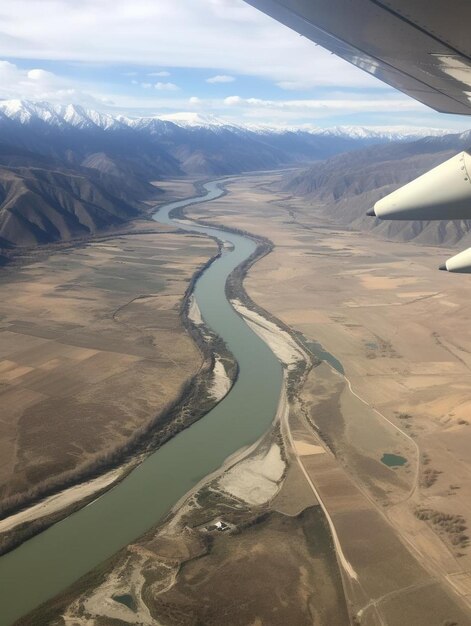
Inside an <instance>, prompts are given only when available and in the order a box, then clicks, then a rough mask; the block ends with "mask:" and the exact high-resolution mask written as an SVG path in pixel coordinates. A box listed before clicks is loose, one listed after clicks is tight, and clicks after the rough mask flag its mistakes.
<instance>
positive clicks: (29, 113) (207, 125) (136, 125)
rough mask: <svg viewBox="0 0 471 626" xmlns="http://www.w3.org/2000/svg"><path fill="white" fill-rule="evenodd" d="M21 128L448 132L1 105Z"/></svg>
mask: <svg viewBox="0 0 471 626" xmlns="http://www.w3.org/2000/svg"><path fill="white" fill-rule="evenodd" d="M1 113H3V115H4V116H6V117H7V118H9V119H11V120H15V121H18V122H20V123H22V124H28V123H31V122H32V121H33V120H34V119H39V120H42V121H43V122H46V123H48V124H51V125H52V126H63V125H64V124H66V125H70V126H73V127H75V128H81V129H85V128H88V129H91V128H99V129H101V130H105V131H107V130H115V129H122V128H124V127H129V128H133V129H143V128H148V127H153V128H154V129H155V128H161V129H162V131H165V130H166V129H168V128H169V126H168V124H169V123H171V124H173V125H175V126H178V127H180V128H185V129H190V128H204V129H207V130H216V129H228V130H232V131H235V132H239V133H240V132H244V131H245V132H253V133H256V134H258V135H272V134H273V135H283V134H288V133H290V134H306V135H314V136H321V137H341V138H344V139H345V138H349V139H357V140H372V139H379V140H387V141H404V140H414V139H417V138H422V137H426V136H441V135H445V134H449V131H445V130H443V129H438V128H417V127H407V126H403V127H400V126H390V127H386V126H377V127H366V126H336V127H333V128H317V127H313V126H306V125H302V126H287V127H270V126H266V125H263V124H261V125H255V124H241V123H237V124H236V123H234V122H230V121H226V120H224V119H222V118H219V117H217V116H215V115H209V114H208V115H203V114H201V113H197V112H194V111H189V112H182V113H170V114H165V115H160V116H145V117H135V118H132V117H127V116H124V115H111V114H109V113H101V112H99V111H95V110H93V109H87V108H84V107H82V106H80V105H77V104H68V105H55V104H51V103H48V102H29V101H27V100H3V101H0V114H1Z"/></svg>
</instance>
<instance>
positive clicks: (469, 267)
mask: <svg viewBox="0 0 471 626" xmlns="http://www.w3.org/2000/svg"><path fill="white" fill-rule="evenodd" d="M440 269H441V270H446V271H447V272H459V273H461V274H471V248H468V249H467V250H463V252H459V253H458V254H455V256H452V257H451V258H450V259H448V261H446V262H445V263H444V264H443V265H440Z"/></svg>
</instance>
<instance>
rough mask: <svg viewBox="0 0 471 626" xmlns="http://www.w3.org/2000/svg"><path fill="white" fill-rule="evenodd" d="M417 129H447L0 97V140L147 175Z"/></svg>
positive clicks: (251, 161) (373, 140) (353, 143)
mask: <svg viewBox="0 0 471 626" xmlns="http://www.w3.org/2000/svg"><path fill="white" fill-rule="evenodd" d="M425 134H428V135H432V136H431V137H428V138H427V141H431V142H432V144H433V142H442V144H443V143H445V144H446V142H447V141H448V140H447V137H449V136H450V135H446V134H444V131H440V130H436V129H433V130H432V131H429V130H428V129H417V128H412V129H411V128H395V127H391V128H388V127H376V128H374V127H372V128H368V127H355V126H341V127H336V128H327V129H325V128H316V127H306V126H305V127H300V128H298V127H289V128H270V127H267V126H264V125H250V124H249V125H243V124H240V123H238V124H236V123H233V122H232V121H226V120H224V119H221V118H218V117H215V116H213V115H203V114H201V113H196V112H189V113H188V112H186V113H175V114H169V115H161V116H147V117H127V116H124V115H111V114H109V113H101V112H98V111H95V110H93V109H88V108H85V107H83V106H80V105H77V104H69V105H57V104H51V103H48V102H29V101H21V100H4V101H0V143H3V144H7V145H13V146H16V147H21V148H23V149H26V150H29V151H32V152H35V153H39V154H42V155H45V156H48V157H50V156H52V157H54V158H57V159H62V160H65V161H66V162H67V163H76V164H86V166H87V167H94V168H96V169H99V168H100V167H101V168H104V169H103V171H107V172H109V171H110V170H115V169H116V168H115V167H114V166H113V165H112V163H118V164H119V167H118V169H119V168H120V167H121V166H123V167H124V169H125V170H126V171H133V172H134V173H135V174H136V175H137V176H141V177H143V178H147V179H149V178H154V179H157V178H159V177H162V176H168V175H170V176H175V175H182V174H191V175H204V176H207V175H212V174H216V175H223V174H233V173H238V172H243V171H250V170H257V169H274V168H280V167H284V166H287V165H292V164H296V163H300V162H305V163H307V162H313V161H318V160H322V159H325V158H329V157H332V156H335V155H336V154H339V153H342V152H350V151H352V150H357V149H359V148H364V147H367V146H371V145H375V144H388V143H391V142H397V141H400V142H404V141H407V142H410V141H414V140H417V139H418V138H422V137H424V135H425ZM453 137H456V136H455V135H454V136H453ZM90 164H92V165H90Z"/></svg>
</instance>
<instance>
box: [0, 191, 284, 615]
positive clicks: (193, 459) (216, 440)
mask: <svg viewBox="0 0 471 626" xmlns="http://www.w3.org/2000/svg"><path fill="white" fill-rule="evenodd" d="M204 188H205V191H206V194H205V195H203V196H197V197H194V198H189V199H186V200H181V201H178V202H172V203H169V204H166V205H164V206H162V207H160V208H159V210H158V211H157V212H156V213H155V215H154V219H155V220H156V221H158V222H162V223H165V224H172V223H174V222H173V220H172V218H171V217H170V214H171V212H172V211H173V210H174V209H177V208H182V207H186V206H189V205H192V204H197V203H200V202H207V201H210V200H213V199H216V198H218V197H219V196H221V195H222V193H223V190H222V188H221V187H220V184H219V183H218V182H217V181H212V182H209V183H206V184H205V185H204ZM178 226H179V228H181V229H183V230H188V231H193V232H195V231H197V232H199V233H203V234H207V235H210V236H213V237H216V238H218V239H219V240H222V241H225V242H229V243H230V244H232V246H233V248H232V249H230V250H229V249H226V248H225V249H224V250H223V252H222V255H221V256H220V257H219V258H218V259H216V260H215V261H214V262H213V263H212V264H211V265H210V266H209V267H208V268H207V269H206V270H205V271H204V272H203V274H202V275H201V276H200V278H199V279H198V280H197V282H196V285H195V289H194V294H195V297H196V301H197V303H198V306H199V308H200V310H201V313H202V316H203V318H204V320H205V322H206V323H207V324H208V325H209V326H210V327H211V328H212V329H213V330H214V331H215V332H216V333H217V334H218V335H219V336H221V337H222V338H223V339H224V341H225V342H226V345H227V347H228V348H229V350H230V351H231V352H232V353H233V355H234V356H235V358H236V359H237V361H238V363H239V372H240V373H239V378H238V380H237V382H236V384H235V385H234V387H233V389H232V390H231V391H230V393H229V394H228V395H227V396H226V397H225V399H224V400H223V401H222V402H220V403H219V404H218V405H217V406H216V407H215V408H214V409H213V410H211V411H210V412H209V413H207V414H206V415H205V416H204V417H203V418H202V419H201V420H199V421H198V422H196V423H195V424H193V425H192V426H191V427H190V428H188V429H186V430H184V431H183V432H181V433H180V434H178V435H177V436H176V437H174V438H173V439H172V440H170V441H169V442H168V443H166V444H165V445H164V446H162V447H161V448H160V449H159V450H157V451H156V452H154V453H153V454H151V455H150V456H149V457H147V459H146V460H145V461H144V462H143V463H142V464H141V465H139V466H138V467H137V468H136V469H135V470H134V471H133V472H131V473H130V474H129V475H128V476H127V477H126V478H125V479H124V480H123V481H122V482H120V483H119V484H118V485H117V486H116V487H114V488H113V489H111V490H110V491H108V492H107V493H105V494H104V495H103V496H101V497H100V498H98V499H97V500H96V501H95V502H93V503H92V504H90V505H88V506H86V507H84V508H83V509H81V510H80V511H78V512H76V513H74V514H72V515H70V516H69V517H67V518H66V519H64V520H63V521H61V522H59V523H57V524H55V525H54V526H52V527H51V528H49V529H48V530H46V531H44V532H42V533H41V534H39V535H37V536H35V537H33V538H32V539H30V540H29V541H27V542H25V543H24V544H22V545H21V546H19V547H18V548H16V549H15V550H13V551H12V552H10V553H8V554H6V555H5V556H3V557H1V558H0V625H1V626H10V624H12V623H13V622H14V621H15V620H16V619H18V618H19V617H21V616H22V615H25V614H26V613H28V612H29V611H31V610H32V609H34V608H35V607H37V606H38V605H39V604H41V603H42V602H44V601H46V600H47V599H49V598H51V597H53V596H55V595H56V594H58V593H59V592H60V591H62V590H63V589H65V588H66V587H68V586H69V585H71V584H72V583H73V582H74V581H76V580H77V579H78V578H80V577H81V576H83V575H84V574H86V573H87V572H88V571H90V570H91V569H93V568H94V567H96V566H97V565H99V564H100V563H102V562H103V561H104V560H105V559H107V558H109V557H110V556H112V555H113V554H114V553H115V552H117V551H118V550H119V549H120V548H122V547H123V546H125V545H127V544H128V543H130V542H131V541H133V540H135V539H136V538H137V537H139V536H140V535H142V534H143V533H144V532H145V531H147V530H148V529H149V528H151V527H152V526H153V525H155V524H157V523H158V522H159V520H161V519H162V517H163V516H164V515H165V514H166V513H167V512H168V511H169V510H170V509H171V507H172V506H173V505H174V504H175V503H176V502H177V501H178V500H179V499H180V498H181V497H182V496H183V495H184V494H185V493H186V492H188V491H189V490H190V489H191V488H192V487H194V486H195V485H196V484H197V483H198V482H199V481H200V480H201V479H202V478H204V477H205V476H206V475H208V474H209V473H211V472H213V471H214V470H216V469H217V468H218V467H220V466H221V465H222V463H223V462H224V460H225V459H226V458H227V457H228V456H230V455H231V454H233V453H234V452H236V451H237V450H238V449H240V448H241V447H243V446H246V445H248V444H251V443H253V442H254V441H256V440H257V439H258V438H259V437H260V436H261V435H262V434H263V433H264V432H265V431H266V430H267V428H268V427H269V425H270V423H271V422H272V420H273V418H274V416H275V413H276V408H277V404H278V399H279V396H280V390H281V385H282V370H281V366H280V363H279V362H278V360H277V359H276V357H275V356H274V354H273V353H272V352H271V350H270V349H269V348H268V346H267V345H266V344H265V343H264V342H263V341H262V340H261V339H260V338H259V337H258V336H257V335H256V334H255V333H254V332H253V331H252V330H251V329H250V328H249V327H248V326H247V324H246V323H245V322H244V321H243V320H242V319H241V318H240V317H239V316H238V315H237V314H236V312H235V311H234V309H233V308H232V306H231V305H230V303H229V302H228V300H227V299H226V295H225V285H226V281H227V278H228V276H229V274H230V273H231V272H232V270H233V269H234V268H236V267H237V266H238V265H240V264H241V263H242V262H243V261H245V259H247V258H248V257H249V256H250V255H251V254H252V253H253V252H254V250H255V248H256V243H255V242H254V241H253V240H252V239H250V238H249V237H244V236H242V235H239V234H235V233H232V232H230V231H225V230H221V229H218V228H212V227H204V226H201V225H196V224H195V225H193V224H192V225H190V224H188V223H186V224H181V223H179V224H178Z"/></svg>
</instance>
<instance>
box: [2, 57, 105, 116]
mask: <svg viewBox="0 0 471 626" xmlns="http://www.w3.org/2000/svg"><path fill="white" fill-rule="evenodd" d="M0 98H5V99H12V98H18V99H23V100H49V101H51V102H62V103H63V102H67V103H68V102H76V103H81V104H86V105H88V106H96V105H97V104H101V105H102V104H103V103H104V102H111V100H110V99H109V98H107V96H104V95H98V94H96V93H95V94H93V95H92V94H91V93H90V92H89V91H88V90H87V88H86V86H84V85H81V84H79V83H77V81H71V80H69V79H67V78H64V77H62V76H58V75H57V74H53V73H52V72H48V71H46V70H43V69H41V68H32V69H21V68H19V67H18V66H17V65H15V64H14V63H10V62H9V61H2V60H0Z"/></svg>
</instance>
